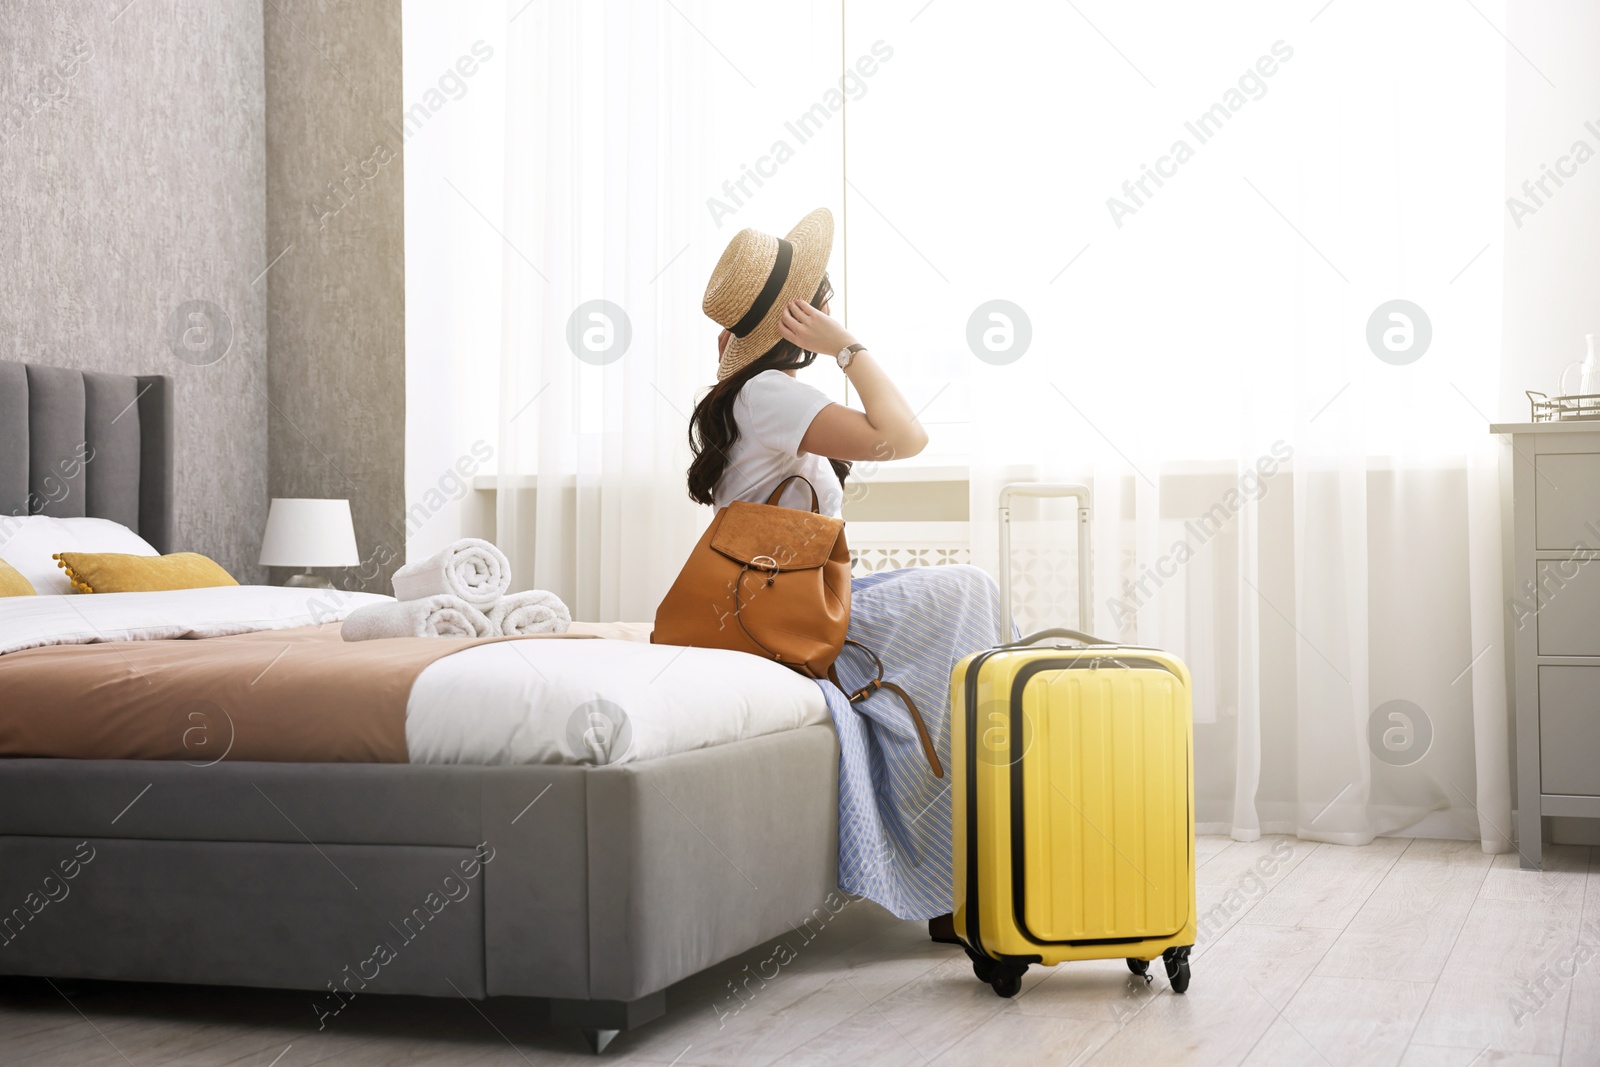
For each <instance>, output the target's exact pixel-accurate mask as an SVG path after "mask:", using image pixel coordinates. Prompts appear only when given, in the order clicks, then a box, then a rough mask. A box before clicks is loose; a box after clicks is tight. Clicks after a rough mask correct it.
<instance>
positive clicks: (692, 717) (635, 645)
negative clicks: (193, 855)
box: [0, 585, 829, 764]
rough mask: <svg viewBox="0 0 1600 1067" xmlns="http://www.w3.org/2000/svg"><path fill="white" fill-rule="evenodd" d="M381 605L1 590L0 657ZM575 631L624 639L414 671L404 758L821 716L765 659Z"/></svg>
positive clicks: (276, 597) (606, 759)
mask: <svg viewBox="0 0 1600 1067" xmlns="http://www.w3.org/2000/svg"><path fill="white" fill-rule="evenodd" d="M387 599H389V598H387V597H381V596H377V595H376V594H372V593H344V592H334V591H328V590H313V589H286V588H279V587H275V586H253V585H244V586H233V587H224V588H217V589H184V590H175V591H172V592H164V593H94V594H89V595H84V594H65V595H59V596H32V597H6V598H0V655H3V654H5V653H8V652H16V651H19V650H21V649H25V648H36V647H40V646H43V645H62V644H88V643H92V642H96V641H139V640H168V639H173V638H193V637H221V636H225V635H228V634H241V633H250V632H253V631H257V630H280V629H287V628H290V627H296V626H314V625H317V624H319V623H325V622H336V621H339V620H342V619H343V618H344V617H345V616H346V615H348V614H350V612H352V611H354V610H355V609H356V608H358V607H362V606H363V605H366V604H372V603H377V602H380V601H383V600H387ZM584 629H585V627H583V625H582V624H574V630H577V631H582V630H584ZM589 629H590V630H591V632H607V633H612V632H615V633H621V632H624V631H627V630H630V629H631V631H632V632H631V633H630V636H632V637H633V638H634V639H632V640H613V639H580V640H562V639H557V640H549V639H543V638H536V639H533V640H527V641H503V642H498V643H495V644H489V645H479V646H477V647H474V648H468V649H463V650H462V651H460V652H457V653H455V654H454V655H450V656H446V657H444V658H443V659H440V660H436V661H434V662H433V663H432V664H430V665H429V666H428V667H426V668H424V670H423V671H422V673H421V674H420V675H419V676H418V677H417V680H416V682H415V683H414V684H413V685H412V688H411V697H410V699H409V701H408V702H407V704H406V747H407V749H408V750H409V752H410V758H411V762H412V763H483V764H513V763H587V764H601V763H628V762H633V761H636V760H644V759H655V758H657V757H659V756H667V755H671V754H672V753H674V752H684V751H687V750H689V749H695V748H706V747H709V746H711V745H720V744H726V743H727V742H730V741H739V740H743V739H745V738H750V737H758V736H761V735H763V734H770V733H777V732H779V731H782V730H793V729H797V728H799V727H801V726H809V725H812V724H815V723H825V722H828V721H829V718H828V709H827V705H826V703H825V702H824V701H823V699H822V692H821V690H819V689H818V688H817V686H816V683H814V682H811V681H808V680H807V679H805V678H802V677H800V676H799V675H798V674H795V673H794V672H793V671H790V670H788V669H787V668H784V667H780V666H778V665H777V664H773V663H768V662H766V661H765V660H762V659H759V658H757V657H755V656H749V655H745V654H744V653H740V652H725V651H721V650H718V649H704V648H681V647H677V646H672V645H652V644H648V643H646V642H645V641H642V640H639V639H638V638H639V637H640V636H642V628H638V627H633V628H629V627H615V628H607V627H590V628H589ZM436 640H450V639H449V638H437V639H436Z"/></svg>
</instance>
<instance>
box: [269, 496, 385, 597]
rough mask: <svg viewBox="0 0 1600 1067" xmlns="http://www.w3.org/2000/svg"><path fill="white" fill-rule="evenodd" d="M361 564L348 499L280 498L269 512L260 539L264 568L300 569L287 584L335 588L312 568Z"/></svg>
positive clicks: (311, 587)
mask: <svg viewBox="0 0 1600 1067" xmlns="http://www.w3.org/2000/svg"><path fill="white" fill-rule="evenodd" d="M360 562H361V556H360V554H359V553H358V552H357V551H356V528H355V523H354V522H353V521H352V520H351V518H350V501H348V500H309V499H306V498H304V497H288V498H280V499H275V500H273V501H272V504H271V506H270V507H269V508H268V509H267V529H266V532H265V533H264V534H262V536H261V565H262V566H263V567H297V568H302V569H303V572H302V573H300V574H296V575H293V576H292V577H290V579H289V580H288V581H287V582H285V583H284V584H285V585H289V586H295V587H298V588H302V589H332V588H333V583H332V582H330V581H329V580H328V579H326V578H324V577H322V576H321V575H319V574H312V573H311V570H310V569H311V568H312V567H354V566H356V565H357V564H359V563H360Z"/></svg>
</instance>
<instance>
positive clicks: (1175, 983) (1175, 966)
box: [1128, 945, 1194, 993]
mask: <svg viewBox="0 0 1600 1067" xmlns="http://www.w3.org/2000/svg"><path fill="white" fill-rule="evenodd" d="M1193 947H1194V946H1192V945H1182V946H1179V947H1178V948H1169V949H1167V950H1166V951H1165V952H1163V953H1162V954H1161V962H1162V963H1164V964H1166V967H1167V981H1169V982H1171V983H1172V991H1173V992H1174V993H1182V992H1184V991H1185V990H1187V989H1188V988H1189V950H1190V949H1191V948H1193ZM1128 962H1129V966H1132V963H1133V961H1132V960H1129V961H1128Z"/></svg>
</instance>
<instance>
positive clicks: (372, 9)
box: [265, 0, 405, 592]
mask: <svg viewBox="0 0 1600 1067" xmlns="http://www.w3.org/2000/svg"><path fill="white" fill-rule="evenodd" d="M265 17H266V52H265V62H266V89H267V96H266V129H267V181H266V190H267V200H266V203H267V246H268V249H269V253H270V256H273V257H275V256H278V255H279V254H280V253H281V254H282V258H281V259H279V260H278V261H277V262H276V264H275V265H274V266H273V267H272V269H271V270H270V271H269V272H268V273H267V276H266V279H265V285H266V289H267V319H268V324H269V331H268V333H269V337H270V342H269V343H270V348H271V356H270V360H269V365H270V374H269V379H270V385H269V388H268V391H269V392H270V394H271V397H272V406H271V410H270V412H269V415H268V437H269V442H270V447H269V450H268V451H269V455H270V457H271V463H270V474H269V479H268V481H269V484H270V486H271V490H272V495H273V496H328V497H348V498H349V500H350V506H351V509H352V511H353V513H354V516H355V524H356V541H357V543H358V545H359V547H360V550H361V553H362V555H363V557H364V558H365V560H366V562H365V563H364V565H363V566H362V567H361V568H355V569H352V570H350V571H347V572H343V573H333V574H330V577H333V578H334V580H335V582H336V583H339V584H342V585H347V586H348V587H349V588H364V589H371V590H376V591H381V592H388V591H389V575H390V574H391V573H392V572H393V570H394V568H395V567H396V566H397V565H398V564H399V562H401V559H400V553H401V552H402V551H403V550H404V547H405V537H404V527H403V525H402V522H403V519H402V516H403V514H404V511H405V270H404V234H403V225H404V201H403V197H402V191H403V187H402V184H401V159H400V149H401V139H402V138H401V134H400V131H399V130H398V129H397V128H396V127H394V126H393V125H392V123H393V119H392V118H389V117H390V116H398V115H399V114H400V113H401V93H402V89H401V79H400V61H401V42H400V3H399V0H367V2H364V3H357V2H355V0H317V2H311V0H272V2H270V3H268V4H267V5H266V11H265Z"/></svg>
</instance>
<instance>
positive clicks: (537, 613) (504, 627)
mask: <svg viewBox="0 0 1600 1067" xmlns="http://www.w3.org/2000/svg"><path fill="white" fill-rule="evenodd" d="M488 616H489V625H491V626H493V627H494V632H495V633H497V634H500V635H501V636H502V637H511V636H513V635H518V636H520V635H527V634H564V633H566V632H567V627H568V626H570V625H572V612H570V611H568V610H567V606H566V605H565V604H563V603H562V602H561V598H560V597H558V596H556V595H555V594H554V593H548V592H546V591H545V590H543V589H529V590H528V591H527V592H525V593H512V594H511V595H509V596H503V597H501V598H500V599H499V600H497V601H495V602H494V603H493V604H491V605H490V606H489V610H488Z"/></svg>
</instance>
